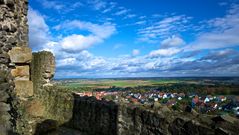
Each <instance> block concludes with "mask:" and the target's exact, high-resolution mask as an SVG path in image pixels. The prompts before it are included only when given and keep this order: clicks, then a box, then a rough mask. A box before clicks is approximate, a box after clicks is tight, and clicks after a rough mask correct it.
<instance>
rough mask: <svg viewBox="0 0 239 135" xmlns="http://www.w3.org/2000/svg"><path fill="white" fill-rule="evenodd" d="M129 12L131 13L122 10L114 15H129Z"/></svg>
mask: <svg viewBox="0 0 239 135" xmlns="http://www.w3.org/2000/svg"><path fill="white" fill-rule="evenodd" d="M128 12H129V10H128V9H122V10H120V11H118V12H116V13H115V14H114V15H123V14H126V13H128Z"/></svg>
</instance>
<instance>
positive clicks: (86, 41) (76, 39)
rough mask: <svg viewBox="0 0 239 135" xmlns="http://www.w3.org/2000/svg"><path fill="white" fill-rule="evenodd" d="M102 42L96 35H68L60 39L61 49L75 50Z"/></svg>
mask: <svg viewBox="0 0 239 135" xmlns="http://www.w3.org/2000/svg"><path fill="white" fill-rule="evenodd" d="M100 42H102V39H101V38H99V37H97V36H92V35H90V36H83V35H75V34H74V35H70V36H67V37H65V38H64V39H63V40H62V41H60V45H61V47H62V49H64V50H66V51H71V52H77V51H81V50H84V49H87V48H89V47H90V46H92V45H94V44H97V43H100Z"/></svg>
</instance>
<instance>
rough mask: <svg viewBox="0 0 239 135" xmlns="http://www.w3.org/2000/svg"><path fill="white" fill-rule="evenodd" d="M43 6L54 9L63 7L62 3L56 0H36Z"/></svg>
mask: <svg viewBox="0 0 239 135" xmlns="http://www.w3.org/2000/svg"><path fill="white" fill-rule="evenodd" d="M38 1H39V2H40V3H41V4H42V5H43V7H44V8H49V9H52V8H53V9H55V10H58V11H59V10H61V9H63V8H64V7H65V6H64V4H62V3H59V2H57V1H49V0H41V1H40V0H38Z"/></svg>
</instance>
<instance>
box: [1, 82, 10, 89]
mask: <svg viewBox="0 0 239 135" xmlns="http://www.w3.org/2000/svg"><path fill="white" fill-rule="evenodd" d="M9 87H10V85H9V84H8V83H1V84H0V91H6V90H7V89H9Z"/></svg>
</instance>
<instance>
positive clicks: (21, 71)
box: [11, 66, 30, 80]
mask: <svg viewBox="0 0 239 135" xmlns="http://www.w3.org/2000/svg"><path fill="white" fill-rule="evenodd" d="M11 74H12V76H13V77H15V79H16V80H29V76H30V70H29V66H17V67H16V69H12V70H11Z"/></svg>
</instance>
